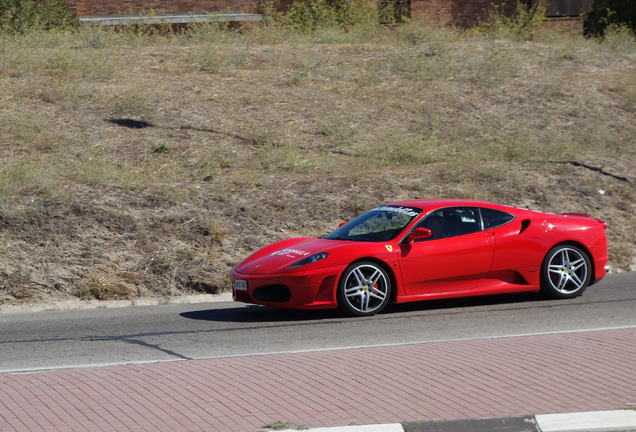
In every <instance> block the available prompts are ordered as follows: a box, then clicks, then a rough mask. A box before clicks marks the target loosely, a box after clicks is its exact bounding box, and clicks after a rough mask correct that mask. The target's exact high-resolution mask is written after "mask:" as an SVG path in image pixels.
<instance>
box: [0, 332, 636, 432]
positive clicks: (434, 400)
mask: <svg viewBox="0 0 636 432" xmlns="http://www.w3.org/2000/svg"><path fill="white" fill-rule="evenodd" d="M369 331H377V332H381V331H382V328H369ZM212 350H213V347H211V351H212ZM633 404H636V328H627V329H614V330H601V331H588V332H575V333H561V334H552V335H536V336H518V337H508V338H498V339H477V340H465V341H450V342H431V343H422V344H410V345H396V346H384V347H372V348H353V349H341V350H330V351H319V352H301V353H285V354H268V355H255V356H243V357H231V358H215V359H205V360H182V361H172V362H163V363H150V364H137V365H122V366H105V367H95V368H77V369H62V370H53V371H45V372H33V373H24V374H4V375H0V431H2V432H12V431H19V432H22V431H47V432H48V431H73V432H79V431H113V432H114V431H117V432H123V431H149V432H150V431H153V432H154V431H161V432H164V431H191V432H194V431H206V432H210V431H223V432H226V431H232V432H241V431H246V432H254V431H260V430H267V429H266V428H265V427H264V426H265V425H271V424H273V423H275V422H277V421H280V422H286V423H287V424H288V425H289V427H290V428H296V427H299V426H301V425H302V426H304V427H308V428H316V427H329V426H346V425H365V424H382V423H400V422H412V421H433V420H458V419H470V418H488V417H507V416H523V415H526V414H544V413H545V414H552V413H568V412H581V411H598V410H613V409H622V408H626V407H630V406H632V405H633Z"/></svg>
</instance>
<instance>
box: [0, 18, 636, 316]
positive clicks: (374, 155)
mask: <svg viewBox="0 0 636 432" xmlns="http://www.w3.org/2000/svg"><path fill="white" fill-rule="evenodd" d="M141 30H142V31H138V32H136V33H132V32H126V31H124V32H119V33H115V32H108V31H100V30H97V29H90V28H85V29H81V30H80V31H79V32H59V33H58V32H54V33H31V34H27V35H23V36H8V35H0V88H1V91H0V98H2V102H1V104H0V248H1V257H2V259H1V260H0V304H11V303H20V302H43V301H49V300H51V299H54V298H55V299H61V298H71V297H75V298H81V299H93V298H97V299H111V298H131V297H137V296H160V297H163V296H174V295H181V294H186V293H196V292H206V293H214V292H219V291H225V290H228V289H229V285H228V274H229V270H230V268H231V267H232V266H233V265H235V264H236V263H237V262H238V261H239V260H240V259H242V258H243V257H245V256H246V255H247V254H249V253H250V252H252V251H254V250H255V249H256V248H258V247H261V246H264V245H265V244H267V243H270V242H272V241H275V240H278V239H282V238H286V237H290V236H297V235H320V234H323V233H327V232H330V231H331V230H332V229H334V228H335V227H336V226H337V224H338V223H339V222H340V221H342V220H347V219H350V218H352V217H353V216H354V215H356V214H358V213H359V212H361V211H363V210H366V209H368V208H370V207H373V206H375V205H378V204H380V203H383V202H386V201H392V200H400V199H409V198H425V197H459V198H475V199H484V200H491V201H495V202H501V203H505V204H510V205H515V206H522V207H528V208H533V209H537V210H542V211H549V212H584V213H588V214H591V215H592V216H594V217H602V218H603V219H605V220H606V221H607V222H608V236H609V239H610V258H611V264H612V266H613V268H614V269H615V270H618V269H620V270H630V269H631V270H635V269H636V261H635V259H634V257H635V256H636V247H635V245H634V238H636V204H635V203H636V199H635V195H636V189H635V187H636V146H635V144H634V143H635V138H636V43H635V42H634V39H633V38H630V37H627V36H625V35H620V34H616V35H610V36H609V37H608V38H607V40H606V41H605V42H603V43H598V42H596V41H592V40H584V39H581V38H569V37H561V36H556V35H549V34H546V35H540V36H538V37H535V38H534V40H533V41H516V40H514V38H505V39H503V38H495V37H484V36H481V35H477V37H468V36H467V34H466V33H462V32H459V31H456V30H452V29H446V30H442V29H433V28H430V27H426V26H421V25H417V24H408V25H404V26H402V27H399V28H397V29H385V28H382V27H379V26H372V27H368V26H367V27H360V28H353V29H349V31H348V32H343V31H339V30H333V29H332V30H330V29H326V30H318V31H316V32H314V33H312V34H311V35H303V34H291V33H287V32H284V31H281V30H280V29H275V28H267V27H265V28H263V29H260V30H259V29H255V30H253V31H251V32H247V33H243V34H240V33H236V32H227V31H223V30H222V29H219V28H217V27H214V26H209V27H199V28H197V29H196V30H194V31H192V32H191V33H189V34H188V35H172V36H161V35H159V34H157V33H151V32H145V31H143V29H141ZM573 162H575V163H573ZM590 168H599V169H600V170H594V169H590Z"/></svg>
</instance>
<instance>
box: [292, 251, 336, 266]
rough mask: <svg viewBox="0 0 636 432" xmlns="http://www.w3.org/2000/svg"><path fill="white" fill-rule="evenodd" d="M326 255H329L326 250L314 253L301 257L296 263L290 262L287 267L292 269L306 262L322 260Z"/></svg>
mask: <svg viewBox="0 0 636 432" xmlns="http://www.w3.org/2000/svg"><path fill="white" fill-rule="evenodd" d="M328 256H329V254H328V253H327V252H318V253H316V254H313V255H311V256H308V257H307V258H303V259H301V260H300V261H298V262H297V263H295V264H292V265H290V266H289V267H287V268H290V269H293V268H297V267H302V266H304V265H307V264H311V263H315V262H316V261H320V260H324V259H325V258H327V257H328Z"/></svg>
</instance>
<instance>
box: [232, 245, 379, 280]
mask: <svg viewBox="0 0 636 432" xmlns="http://www.w3.org/2000/svg"><path fill="white" fill-rule="evenodd" d="M376 249H377V250H378V251H379V252H382V251H383V252H384V253H385V254H386V253H387V249H386V247H385V246H384V245H383V244H377V243H369V242H354V241H346V240H327V239H324V238H316V237H310V238H298V239H289V240H284V241H281V242H278V243H274V244H271V245H269V246H267V247H265V248H263V249H261V250H259V251H257V252H255V253H254V254H252V255H251V256H249V257H248V258H247V259H246V260H245V261H243V262H242V263H240V264H239V265H238V266H237V267H236V268H235V270H236V271H237V272H238V273H242V274H245V275H268V274H269V275H271V274H284V273H298V272H302V271H306V270H312V269H318V268H323V267H332V266H340V265H345V264H348V263H349V262H351V260H352V259H355V258H356V257H357V256H361V255H363V254H368V253H369V252H372V251H373V250H376ZM389 250H392V249H389ZM319 252H326V253H328V254H329V257H327V258H325V259H322V260H320V261H317V262H314V263H311V264H307V265H304V266H301V267H297V268H293V269H290V268H289V266H291V265H293V264H295V263H297V262H298V261H300V260H302V259H304V258H307V257H310V256H312V255H313V254H316V253H319ZM371 254H372V255H374V256H377V255H378V254H377V253H371Z"/></svg>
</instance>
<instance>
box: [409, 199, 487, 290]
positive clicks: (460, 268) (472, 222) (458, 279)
mask: <svg viewBox="0 0 636 432" xmlns="http://www.w3.org/2000/svg"><path fill="white" fill-rule="evenodd" d="M417 227H423V228H428V229H430V230H431V236H430V237H429V238H426V239H422V240H421V241H414V242H412V243H408V242H403V243H401V244H400V253H399V263H400V264H399V265H400V272H401V276H402V281H403V287H404V293H405V295H425V294H429V293H441V292H452V291H461V290H470V289H474V288H477V287H479V285H480V283H481V281H482V279H483V277H484V275H485V274H486V273H487V272H488V270H489V269H490V264H491V262H492V258H493V253H494V242H493V239H492V232H486V231H484V230H483V225H482V222H481V218H480V214H479V211H478V210H477V208H473V207H452V208H445V209H440V210H437V211H435V212H432V213H431V214H429V215H427V216H426V218H424V220H423V221H421V222H420V223H418V225H417Z"/></svg>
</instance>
